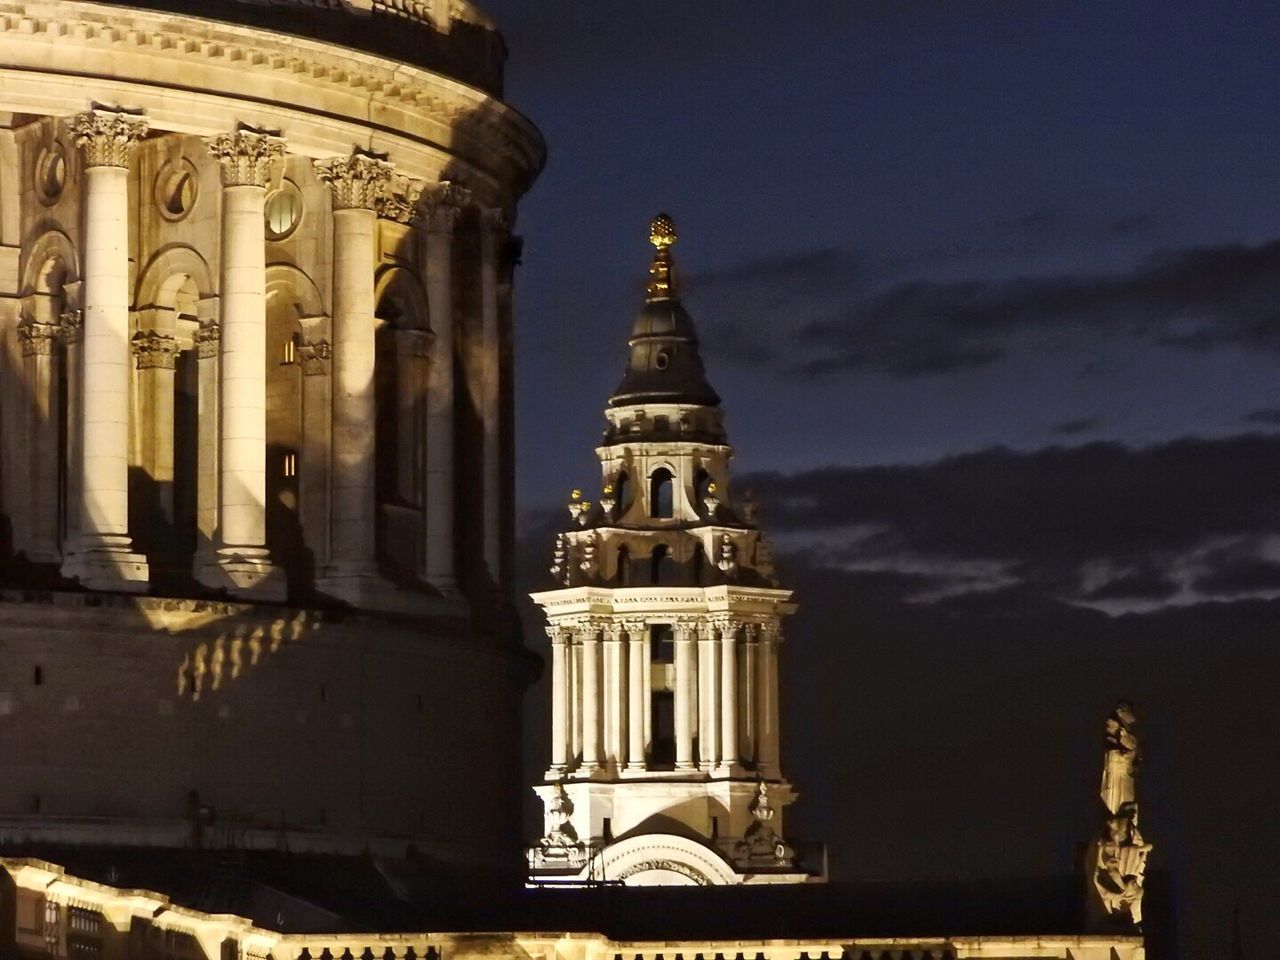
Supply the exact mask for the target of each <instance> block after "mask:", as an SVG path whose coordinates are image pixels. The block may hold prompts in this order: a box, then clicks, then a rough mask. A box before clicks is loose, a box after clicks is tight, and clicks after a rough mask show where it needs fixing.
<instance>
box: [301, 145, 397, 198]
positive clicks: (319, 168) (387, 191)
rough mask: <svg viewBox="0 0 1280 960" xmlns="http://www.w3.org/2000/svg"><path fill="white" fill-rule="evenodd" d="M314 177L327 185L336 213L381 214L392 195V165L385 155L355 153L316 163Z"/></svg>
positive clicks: (364, 152) (394, 169) (394, 172)
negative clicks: (360, 211)
mask: <svg viewBox="0 0 1280 960" xmlns="http://www.w3.org/2000/svg"><path fill="white" fill-rule="evenodd" d="M315 170H316V176H317V177H319V178H320V179H321V180H322V181H323V182H325V183H327V184H328V185H329V192H330V195H331V196H332V197H333V209H335V210H373V211H375V212H380V211H381V210H382V208H383V207H384V206H385V205H386V202H387V198H388V197H389V196H390V195H391V190H392V185H393V181H394V179H395V175H396V168H395V165H394V164H392V163H391V161H389V160H388V159H387V158H386V156H385V155H384V154H379V153H369V152H367V151H364V150H357V151H355V152H354V153H352V154H351V156H349V157H331V158H330V159H328V160H317V161H315Z"/></svg>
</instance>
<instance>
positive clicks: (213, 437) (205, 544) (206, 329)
mask: <svg viewBox="0 0 1280 960" xmlns="http://www.w3.org/2000/svg"><path fill="white" fill-rule="evenodd" d="M210 306H211V307H213V306H215V304H210ZM221 333H222V331H221V330H220V329H219V327H218V321H217V319H216V318H215V317H212V316H209V317H206V316H202V317H201V318H200V326H199V327H198V328H197V329H196V334H195V345H196V380H197V383H198V387H197V392H198V396H197V398H196V405H197V413H196V417H197V422H198V423H199V431H200V437H199V444H198V446H197V449H196V537H197V541H198V542H197V544H196V556H195V559H194V561H193V563H194V564H195V565H196V569H197V571H198V572H199V573H203V572H204V571H206V570H208V568H209V567H210V566H211V565H213V564H215V563H216V558H217V554H216V553H215V550H216V545H217V538H218V435H219V433H220V431H219V430H218V421H219V420H220V419H221V416H220V414H221V411H220V410H219V401H218V392H219V391H218V386H219V384H218V380H219V374H218V366H219V364H218V352H219V348H220V346H221V343H222V340H221Z"/></svg>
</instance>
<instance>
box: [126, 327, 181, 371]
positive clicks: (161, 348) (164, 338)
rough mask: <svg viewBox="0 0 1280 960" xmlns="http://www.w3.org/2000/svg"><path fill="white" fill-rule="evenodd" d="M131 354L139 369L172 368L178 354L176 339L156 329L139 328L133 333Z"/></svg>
mask: <svg viewBox="0 0 1280 960" xmlns="http://www.w3.org/2000/svg"><path fill="white" fill-rule="evenodd" d="M132 343H133V355H134V358H135V359H136V360H137V363H138V369H139V370H172V369H173V368H174V365H175V361H176V359H177V356H178V341H177V339H176V338H174V337H171V336H169V335H168V334H167V333H161V332H160V331H158V330H139V331H138V332H137V333H135V334H134V335H133V341H132Z"/></svg>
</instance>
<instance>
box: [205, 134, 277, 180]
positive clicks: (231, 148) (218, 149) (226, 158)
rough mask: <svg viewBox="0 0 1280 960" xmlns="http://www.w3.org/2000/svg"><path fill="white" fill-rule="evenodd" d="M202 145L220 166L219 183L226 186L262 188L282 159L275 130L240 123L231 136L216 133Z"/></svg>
mask: <svg viewBox="0 0 1280 960" xmlns="http://www.w3.org/2000/svg"><path fill="white" fill-rule="evenodd" d="M205 143H207V144H208V145H209V152H210V153H211V154H213V156H214V159H215V160H217V161H218V163H220V164H222V182H223V183H224V184H225V185H226V186H228V187H265V186H266V185H267V181H268V180H269V179H270V177H271V168H272V166H273V165H274V164H276V163H278V162H279V161H280V160H281V159H282V158H283V157H284V148H285V145H284V140H283V139H282V138H281V137H280V132H279V131H278V130H258V129H255V128H254V127H249V126H245V125H244V124H241V125H240V126H239V127H238V128H237V129H236V131H235V132H234V133H220V134H218V135H217V136H216V137H210V138H209V139H208V140H206V141H205Z"/></svg>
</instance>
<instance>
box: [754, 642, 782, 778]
mask: <svg viewBox="0 0 1280 960" xmlns="http://www.w3.org/2000/svg"><path fill="white" fill-rule="evenodd" d="M779 639H780V635H779V629H778V625H777V624H776V623H766V624H762V625H761V628H760V640H759V642H758V643H757V644H756V651H757V660H758V664H759V666H758V670H757V676H756V679H757V683H758V684H759V700H758V703H757V711H758V712H757V718H756V737H757V740H756V758H757V766H756V769H757V770H758V772H759V773H760V774H761V775H762V776H764V777H765V778H768V779H777V778H778V777H780V776H781V774H780V772H779V770H778V744H779V733H778V641H779Z"/></svg>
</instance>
